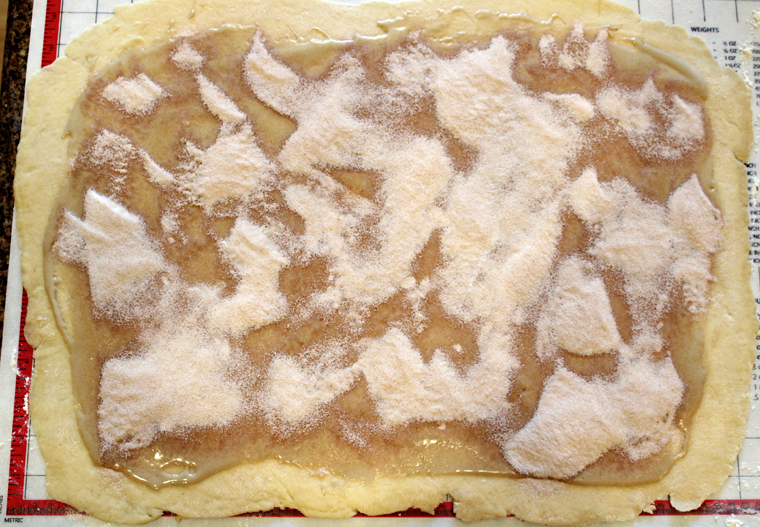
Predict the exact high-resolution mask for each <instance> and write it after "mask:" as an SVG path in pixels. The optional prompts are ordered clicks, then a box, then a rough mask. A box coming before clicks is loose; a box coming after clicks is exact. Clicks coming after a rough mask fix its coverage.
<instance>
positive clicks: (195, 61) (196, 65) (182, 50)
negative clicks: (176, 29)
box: [172, 41, 203, 71]
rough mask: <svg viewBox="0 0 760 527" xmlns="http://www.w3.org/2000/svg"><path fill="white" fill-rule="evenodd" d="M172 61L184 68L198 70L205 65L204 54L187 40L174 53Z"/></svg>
mask: <svg viewBox="0 0 760 527" xmlns="http://www.w3.org/2000/svg"><path fill="white" fill-rule="evenodd" d="M172 62H173V63H174V64H175V65H176V66H177V67H178V68H180V69H182V70H188V71H197V70H200V69H201V67H203V55H201V54H200V53H199V52H198V51H196V50H195V49H193V47H192V46H191V45H190V44H188V43H187V42H186V41H185V42H182V43H180V45H179V46H177V50H176V51H175V52H174V54H172Z"/></svg>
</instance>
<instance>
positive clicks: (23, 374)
mask: <svg viewBox="0 0 760 527" xmlns="http://www.w3.org/2000/svg"><path fill="white" fill-rule="evenodd" d="M128 1H129V3H132V2H134V1H135V0H128ZM741 1H742V2H751V3H753V4H756V3H758V2H757V0H741ZM623 2H624V3H626V2H625V0H623ZM124 3H128V2H127V1H125V2H124ZM628 3H630V1H629V2H628ZM697 3H698V4H699V6H698V7H699V8H700V13H701V15H702V16H701V18H702V20H701V22H703V23H705V24H708V23H712V22H713V21H712V20H710V19H709V18H710V16H709V15H708V11H709V9H708V7H707V6H709V5H710V4H713V5H714V4H715V2H710V1H709V0H708V1H707V6H706V0H698V2H695V5H696V4H697ZM720 3H721V4H733V5H732V7H733V11H734V13H735V15H734V16H735V17H736V22H739V9H738V2H737V0H734V1H733V2H731V1H729V2H720ZM103 4H104V3H101V2H100V0H47V10H46V14H45V26H44V32H43V53H42V66H47V65H49V64H51V63H52V62H53V61H54V60H55V59H56V58H57V56H58V55H60V54H61V52H62V51H63V49H64V48H65V46H66V44H68V41H69V40H70V39H71V38H72V37H73V36H75V35H76V34H79V33H80V32H81V31H82V30H84V29H86V28H87V27H89V25H92V24H93V23H97V22H102V21H103V20H105V18H107V16H109V15H111V14H112V13H113V11H112V10H107V9H102V8H103ZM642 4H644V5H643V6H642ZM629 7H634V8H635V9H636V10H637V11H638V12H639V14H641V15H642V16H644V17H650V18H651V17H652V14H653V13H654V12H655V11H656V12H657V13H658V14H659V11H663V10H664V11H663V13H662V14H663V15H666V16H661V17H660V18H666V19H667V18H671V22H678V21H677V20H676V18H677V17H676V13H675V11H674V4H673V2H672V1H666V2H649V1H647V0H635V4H634V5H632V6H629ZM642 7H643V9H642ZM665 11H668V12H667V13H666V12H665ZM734 13H732V14H734ZM654 18H656V17H654ZM700 36H704V35H700ZM721 36H722V37H723V35H721ZM724 38H728V37H724ZM722 44H724V42H723V41H717V40H712V41H708V45H710V47H711V48H712V51H713V54H714V55H715V59H716V60H718V61H720V62H721V63H725V64H726V65H728V66H732V67H737V65H736V64H735V63H734V64H732V62H733V61H732V60H729V57H728V56H724V55H725V54H726V53H728V51H726V53H721V52H723V47H722V46H721V45H722ZM726 44H728V43H726ZM753 48H754V49H753V50H752V61H753V64H754V61H755V60H758V63H760V47H758V45H757V44H755V45H754V46H753ZM729 55H730V53H729ZM755 57H758V59H755ZM752 68H754V65H753V66H752ZM757 69H758V70H760V67H758V68H757ZM750 75H753V74H752V73H751V74H750ZM758 76H759V77H760V75H758ZM753 80H754V87H755V90H756V91H755V98H756V105H760V79H753ZM749 168H750V170H752V169H754V165H751V166H750V167H749ZM751 175H752V174H751ZM751 175H750V176H751ZM750 181H752V179H750ZM26 306H27V297H26V293H24V296H23V303H22V314H21V324H20V326H21V331H20V337H19V346H18V347H19V349H18V375H17V378H16V395H15V402H14V414H13V432H12V440H11V463H10V470H9V481H8V499H7V515H8V516H41V515H42V516H44V515H49V516H52V515H71V514H77V511H76V510H75V509H72V508H71V507H69V506H68V505H65V504H63V503H60V502H57V501H55V500H49V499H26V495H25V489H26V486H27V482H28V478H29V477H34V476H39V475H38V474H29V473H28V471H27V468H28V458H29V439H30V435H29V434H30V427H29V416H28V412H27V397H28V393H29V384H30V382H29V381H30V378H31V371H32V368H33V350H32V348H31V346H29V344H28V343H27V342H26V339H25V338H24V336H23V335H24V333H23V330H24V324H25V319H26ZM741 477H742V474H741V469H740V463H739V462H738V461H737V465H736V470H735V474H734V475H732V477H731V479H735V480H737V485H736V490H737V494H738V496H739V499H719V500H708V501H706V502H705V503H704V504H703V505H702V506H701V507H700V508H699V509H697V510H695V511H691V512H688V513H682V512H680V511H677V510H676V509H674V508H673V507H672V505H671V504H670V502H668V501H657V502H655V504H654V505H655V509H654V511H653V512H652V513H651V515H652V516H666V515H683V514H686V515H716V514H717V515H729V514H757V513H758V511H760V499H741V488H742V485H741ZM744 477H747V475H745V476H744ZM453 514H454V512H453V503H452V502H450V501H447V502H444V503H442V504H441V505H440V506H439V507H438V508H437V509H436V510H435V513H434V514H433V516H437V517H451V516H453ZM244 516H301V514H300V513H299V512H298V511H295V510H290V509H277V510H274V511H270V512H266V513H250V514H246V515H244ZM389 516H407V517H408V516H413V517H414V516H430V515H428V514H426V513H423V512H421V511H418V510H414V509H412V510H409V511H406V512H403V513H397V514H392V515H389Z"/></svg>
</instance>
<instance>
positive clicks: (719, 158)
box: [14, 0, 757, 525]
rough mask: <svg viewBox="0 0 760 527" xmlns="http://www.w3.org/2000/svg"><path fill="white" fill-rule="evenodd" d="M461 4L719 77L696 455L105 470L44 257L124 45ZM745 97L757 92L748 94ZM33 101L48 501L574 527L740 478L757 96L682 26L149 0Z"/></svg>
mask: <svg viewBox="0 0 760 527" xmlns="http://www.w3.org/2000/svg"><path fill="white" fill-rule="evenodd" d="M457 6H461V7H464V8H465V9H467V10H472V11H474V10H475V9H488V10H493V11H496V12H503V13H525V14H528V15H529V16H531V17H533V18H535V19H537V20H549V19H550V18H551V17H552V15H555V14H558V15H559V16H560V17H561V20H564V21H565V22H567V23H568V24H570V25H572V24H573V23H574V22H576V21H577V22H581V23H583V24H584V25H589V26H593V25H605V26H610V27H611V28H613V31H612V33H614V34H615V37H614V38H615V39H616V40H620V39H622V38H637V39H639V40H641V41H643V42H646V43H648V44H650V45H652V46H654V47H657V48H659V49H662V50H664V51H667V52H668V53H671V54H672V55H674V56H676V57H679V58H681V59H683V60H685V61H687V62H688V63H689V64H690V65H691V66H692V68H694V69H695V70H696V71H697V72H698V73H699V74H700V75H701V76H702V78H703V79H704V80H705V81H706V82H707V85H708V102H707V106H706V108H707V113H708V117H709V119H710V121H711V123H712V126H713V134H714V147H713V152H712V160H713V170H714V190H712V193H711V194H710V197H711V198H712V199H713V200H714V202H715V203H716V204H717V205H718V206H719V207H720V208H721V210H722V211H723V217H724V221H725V224H726V227H725V239H724V242H723V248H722V250H721V252H720V253H719V255H718V256H717V258H716V263H715V265H714V269H713V273H714V275H715V276H716V278H717V281H716V282H715V283H713V286H712V289H711V295H712V302H711V303H710V306H709V308H708V313H707V314H706V317H705V324H704V334H705V341H706V342H707V343H711V345H710V344H708V349H707V350H706V352H705V356H704V358H703V360H704V362H705V366H706V369H707V375H706V378H705V387H704V395H703V398H702V401H701V402H700V405H699V407H698V409H697V411H696V413H695V416H694V420H693V424H692V428H691V433H689V434H688V442H687V446H686V448H685V453H684V455H683V456H682V457H681V458H679V459H678V460H676V462H675V464H674V466H673V467H672V469H671V470H670V472H669V473H668V474H667V475H666V476H665V477H663V478H662V479H661V480H660V481H658V482H655V483H651V484H644V485H631V486H620V487H614V486H599V485H574V484H568V483H561V482H555V481H539V480H532V479H529V478H528V479H519V480H513V479H508V478H500V477H492V476H486V477H484V476H480V475H461V476H436V477H427V476H409V477H400V478H377V479H376V480H374V481H373V482H372V483H369V484H362V483H359V482H356V481H352V480H347V479H344V478H340V477H333V476H320V475H316V474H314V473H313V472H311V471H309V470H307V469H302V468H298V467H295V466H291V465H285V464H281V463H278V462H276V461H264V462H260V463H256V464H245V465H240V466H237V467H234V468H232V469H228V470H225V471H224V472H222V473H219V474H217V475H215V476H212V477H210V478H208V479H206V480H204V481H202V482H200V483H198V484H195V485H192V486H187V487H168V488H164V489H161V490H159V491H155V490H153V489H150V488H148V487H146V486H143V485H140V484H138V483H136V482H134V481H132V480H130V479H128V478H127V477H126V476H123V475H121V474H119V473H116V472H113V471H110V470H107V469H102V468H99V467H95V466H94V465H93V463H92V460H91V459H90V457H89V455H88V453H87V451H86V449H85V447H84V445H83V443H82V440H81V438H80V435H79V430H78V427H77V422H76V415H75V408H76V406H75V401H74V396H73V392H72V388H71V370H70V364H69V359H68V351H67V349H66V346H65V344H64V341H63V337H62V336H61V334H60V333H59V331H58V328H57V327H56V324H55V319H54V316H53V312H52V308H51V305H50V301H49V299H48V296H47V293H46V291H45V287H44V277H43V252H42V245H43V244H42V240H43V238H44V233H45V229H46V226H47V224H48V221H49V217H50V215H51V213H52V211H53V209H54V205H55V202H56V198H57V191H58V188H60V186H61V185H62V184H63V182H64V180H65V178H66V177H67V176H68V170H69V166H68V160H67V143H66V141H65V128H66V124H67V121H68V117H69V114H70V112H71V109H72V108H73V106H74V104H75V102H76V100H77V98H78V96H79V94H80V93H81V92H82V90H83V89H84V86H85V84H86V82H87V81H88V79H89V77H90V76H91V75H92V74H94V73H95V72H97V71H98V70H99V69H101V68H102V67H103V66H104V65H105V64H107V63H108V62H110V61H111V60H113V59H114V58H116V57H117V56H118V55H119V54H121V53H122V52H123V51H124V50H126V49H129V48H132V47H134V46H141V47H142V46H146V47H147V46H150V45H151V44H154V43H157V42H160V41H162V40H165V39H167V38H173V37H176V36H180V35H183V34H191V33H194V32H198V31H202V30H204V29H208V28H213V27H218V26H220V25H223V24H240V25H254V24H255V25H257V26H259V27H261V28H262V30H264V31H265V32H266V33H267V34H269V35H283V36H291V35H293V34H294V32H295V33H296V34H301V35H306V34H308V32H309V31H310V30H311V29H312V28H315V27H318V28H319V29H320V30H321V31H324V32H325V33H327V34H328V35H330V36H331V37H333V38H340V37H343V38H346V37H351V36H353V35H354V34H356V33H360V34H363V35H376V34H380V33H382V28H381V27H380V25H379V24H378V23H377V21H380V20H387V19H389V18H392V17H393V16H394V14H397V13H399V12H404V13H407V14H408V13H412V12H414V13H419V16H421V17H423V18H424V17H429V16H432V15H434V14H435V13H436V11H438V10H441V9H443V10H447V9H453V8H455V7H457ZM560 10H561V13H557V12H558V11H560ZM303 13H308V16H306V17H304V16H303ZM148 21H150V23H148ZM554 23H560V22H558V21H557V19H555V22H554ZM135 35H140V36H139V37H136V36H135ZM741 93H745V94H746V97H740V96H737V94H741ZM27 99H28V110H27V113H26V115H25V122H24V128H23V130H22V138H21V143H20V145H19V153H18V158H17V165H16V180H15V188H14V190H15V196H16V214H17V226H18V232H19V243H20V246H21V248H22V262H21V265H22V273H23V283H24V287H25V288H26V291H27V294H28V298H29V307H28V314H27V327H26V337H27V339H28V341H29V343H30V344H31V345H32V346H33V347H34V348H35V373H34V380H33V382H32V387H31V396H30V413H31V418H32V422H33V426H34V428H35V431H36V433H37V436H38V440H39V445H40V449H41V451H42V453H43V456H44V458H45V460H46V463H47V486H48V491H49V492H50V494H51V495H52V496H53V497H54V498H55V499H58V500H61V501H64V502H66V503H69V504H71V505H72V506H74V507H76V508H78V509H80V510H82V511H84V512H87V513H89V514H91V515H93V516H96V517H98V518H101V519H103V520H106V521H118V522H123V523H142V522H146V521H150V520H152V519H154V518H156V517H158V516H160V515H161V513H162V511H164V510H167V511H171V512H173V513H175V514H177V515H179V516H183V517H217V516H227V515H234V514H238V513H242V512H251V511H258V510H267V509H271V508H273V507H292V508H297V509H299V510H301V512H303V513H304V514H306V515H308V516H316V517H349V516H352V515H353V514H355V513H356V512H357V511H358V512H363V513H366V514H370V515H376V514H384V513H391V512H394V511H398V510H406V509H407V508H410V507H416V508H420V509H422V510H423V511H427V512H432V511H433V509H434V508H435V507H436V506H437V505H438V504H439V503H440V502H441V501H443V500H444V498H445V496H446V494H449V495H451V496H453V499H454V501H455V511H456V514H457V516H458V517H459V518H460V519H462V520H465V521H474V520H479V519H486V518H494V517H503V516H506V515H509V514H513V515H515V516H517V517H518V518H520V519H523V520H527V521H531V522H539V523H546V524H550V525H567V524H583V523H591V522H596V521H615V520H626V519H630V518H632V517H634V516H636V515H637V514H639V513H640V512H641V511H642V510H643V509H644V508H646V507H647V506H648V505H650V504H651V503H652V502H653V501H654V500H657V499H665V498H667V497H668V496H670V497H671V501H672V503H673V504H674V506H676V507H677V508H679V509H681V510H689V509H693V508H696V507H698V506H699V505H700V504H701V502H702V501H703V500H704V499H705V498H707V496H708V495H709V494H710V493H712V492H715V491H716V490H718V488H719V487H720V486H721V484H722V483H723V481H724V480H725V479H726V477H727V476H728V475H729V473H730V471H731V468H732V463H733V462H734V460H735V457H736V454H737V453H738V450H739V448H740V446H741V442H742V439H743V437H744V428H745V422H746V415H747V412H748V409H749V394H748V390H747V386H748V384H749V379H750V374H751V367H752V362H753V357H754V336H755V333H756V330H757V325H756V324H757V323H756V318H755V314H754V313H755V307H754V305H755V303H754V299H753V297H752V294H751V291H750V290H749V287H747V285H748V284H749V280H750V273H751V268H750V265H749V262H748V260H747V254H748V251H749V240H748V237H747V224H748V219H747V212H746V203H747V199H748V198H747V188H746V184H745V183H746V174H745V168H744V166H743V165H742V163H741V162H740V161H745V162H746V161H747V159H748V157H749V151H750V146H751V142H752V126H751V111H750V109H749V89H748V88H747V87H746V86H745V85H744V83H743V82H742V81H741V80H740V79H739V77H738V76H737V75H735V74H733V73H732V72H730V71H728V70H723V69H721V68H720V67H719V66H718V65H717V63H715V62H714V61H713V59H712V57H711V56H710V52H709V50H708V48H707V47H706V45H705V44H704V43H703V42H702V41H701V40H699V39H696V38H694V37H689V36H688V35H687V34H686V31H685V30H683V29H682V28H678V27H671V26H667V25H665V24H664V23H661V22H647V21H641V20H639V17H638V16H637V15H636V14H635V13H633V12H632V11H629V10H628V9H627V8H624V7H622V6H619V5H616V4H612V3H610V2H607V1H603V0H600V1H598V2H593V3H591V2H589V3H584V2H583V1H582V0H568V1H566V2H563V5H562V7H561V8H558V7H557V6H556V5H554V4H552V3H551V2H549V1H548V0H542V1H540V2H530V1H528V0H505V1H497V0H467V1H465V2H457V1H453V0H444V1H441V2H432V1H422V2H409V3H401V4H383V3H375V2H373V3H366V4H361V5H360V6H358V7H352V6H345V5H339V4H329V3H325V2H320V1H319V0H285V1H281V2H277V3H275V2H273V1H272V2H269V1H267V0H263V1H261V0H258V1H256V2H255V3H252V2H250V0H205V1H204V2H196V1H194V0H151V1H147V2H143V3H138V4H134V5H132V6H125V7H120V8H118V7H117V9H116V15H115V17H113V18H112V19H110V20H108V21H107V22H105V23H104V24H102V25H100V26H96V27H95V28H93V29H91V30H89V31H87V32H85V33H84V34H83V35H82V36H81V37H80V38H78V39H76V40H74V41H73V42H72V43H70V44H69V46H68V47H67V48H66V57H65V58H62V59H59V60H58V61H56V63H55V64H53V65H52V66H50V67H48V68H46V69H44V70H42V71H41V72H39V73H37V74H36V75H35V76H34V77H33V79H32V80H31V82H30V83H29V85H28V87H27Z"/></svg>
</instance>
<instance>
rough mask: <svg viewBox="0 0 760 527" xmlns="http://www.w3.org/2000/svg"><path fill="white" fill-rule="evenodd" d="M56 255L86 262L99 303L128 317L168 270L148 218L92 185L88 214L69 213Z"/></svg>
mask: <svg viewBox="0 0 760 527" xmlns="http://www.w3.org/2000/svg"><path fill="white" fill-rule="evenodd" d="M60 240H61V245H60V246H59V247H60V248H59V249H58V254H59V255H60V256H61V257H62V258H65V259H68V260H70V261H75V262H82V263H84V264H85V266H86V268H87V274H88V277H89V279H90V293H91V295H92V301H93V304H94V305H95V308H96V309H98V310H100V311H106V312H110V313H113V314H115V315H116V316H119V317H130V315H132V316H134V315H136V313H132V308H133V307H134V306H135V304H136V303H139V302H141V300H142V297H143V295H145V294H147V292H148V290H149V288H150V286H151V283H152V281H153V280H154V278H156V276H157V275H158V274H159V273H162V272H166V271H168V270H169V264H168V263H167V262H165V261H164V259H163V257H162V256H161V253H160V252H159V251H158V248H157V247H156V246H155V245H154V244H153V243H152V241H151V239H150V237H149V236H148V233H147V231H146V229H145V225H144V223H143V222H142V221H141V220H140V219H139V217H138V216H136V215H135V214H132V213H131V212H129V211H128V210H127V209H126V208H124V207H123V206H122V205H120V204H119V203H117V202H115V201H114V200H112V199H110V198H108V197H105V196H102V195H100V194H98V193H97V192H95V191H93V190H90V191H88V192H87V195H86V197H85V206H84V219H83V220H79V219H77V218H76V217H75V216H73V215H72V214H70V213H68V214H67V215H66V216H65V220H64V221H63V222H62V224H61V237H60Z"/></svg>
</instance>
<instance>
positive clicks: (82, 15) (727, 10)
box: [0, 0, 760, 527]
mask: <svg viewBox="0 0 760 527" xmlns="http://www.w3.org/2000/svg"><path fill="white" fill-rule="evenodd" d="M43 2H44V3H43ZM127 2H129V0H126V2H125V0H115V1H114V0H110V1H109V0H38V2H36V4H38V5H36V6H35V10H37V9H39V8H44V13H45V16H44V20H43V27H39V26H40V24H39V23H37V24H36V26H35V24H34V23H33V26H32V37H31V38H32V45H31V46H30V55H29V61H30V69H32V70H36V69H38V68H37V64H38V65H40V66H43V67H44V66H47V65H49V64H51V63H52V62H53V61H55V59H56V58H57V56H58V54H59V53H62V51H63V49H64V48H65V46H66V44H68V42H69V40H71V38H73V37H74V36H76V35H77V34H79V33H81V31H83V30H84V29H86V28H87V27H89V26H90V25H92V24H94V23H96V22H100V21H102V20H104V19H105V18H107V16H109V14H110V13H112V12H113V5H114V4H115V3H127ZM620 3H622V4H624V5H627V6H628V7H629V8H631V9H633V10H635V11H637V12H638V13H639V14H640V15H641V16H642V17H643V18H648V19H653V20H657V19H660V20H664V21H666V22H668V23H670V24H678V25H682V26H684V27H685V28H686V29H687V31H688V32H689V33H690V34H692V35H695V36H699V37H701V38H702V39H703V40H705V42H706V43H707V45H708V47H709V48H710V50H711V51H712V54H713V57H714V58H715V59H716V60H717V61H718V62H719V63H721V64H722V65H723V66H725V67H729V68H731V69H734V70H735V71H737V72H739V73H740V74H742V75H744V77H745V80H747V81H748V83H750V85H751V87H752V89H753V100H754V104H753V110H754V111H755V114H756V115H757V113H758V109H760V42H755V41H754V40H755V39H753V38H751V37H752V36H753V33H754V30H755V28H754V27H752V26H751V24H750V21H751V20H753V15H754V13H753V11H760V0H686V1H684V2H678V3H676V2H675V1H674V0H665V1H661V0H623V1H622V2H620ZM758 16H760V15H758ZM35 39H37V40H36V41H35ZM757 40H760V39H757ZM40 41H41V44H42V45H41V48H40V46H39V42H40ZM35 43H36V47H35ZM35 49H38V50H41V51H38V52H37V53H34V51H33V50H35ZM34 62H36V63H37V64H34ZM755 135H756V137H760V126H758V125H757V124H756V126H755ZM758 159H760V158H759V157H758V155H757V150H755V151H754V152H753V154H752V159H751V162H750V163H749V164H748V165H747V178H748V187H749V191H750V204H749V205H750V210H749V212H750V242H751V251H750V255H749V258H750V261H751V262H752V267H753V280H752V287H753V291H754V293H755V299H756V300H755V301H756V303H757V304H758V305H760V273H759V272H758V267H760V178H758V171H757V163H758ZM13 250H14V249H12V251H13ZM16 250H17V248H16ZM17 261H18V260H17V258H16V262H17ZM12 264H13V257H12V258H11V265H10V267H11V270H10V271H9V273H11V274H14V276H13V278H15V281H14V280H12V279H11V278H12V277H11V276H10V274H9V280H8V281H9V295H8V298H9V299H12V298H14V297H15V298H17V299H18V300H19V302H18V304H20V307H18V305H17V307H15V309H17V310H20V311H19V312H20V315H19V317H18V326H17V328H18V331H19V333H18V341H17V342H13V343H11V344H8V343H7V342H4V343H3V353H2V363H0V516H2V518H3V523H32V524H34V525H49V524H51V523H54V524H56V525H74V524H77V523H79V522H81V521H82V516H83V514H82V513H80V512H79V511H77V510H75V509H73V508H72V507H69V506H68V505H66V504H63V503H61V502H58V501H55V500H52V499H49V497H48V496H47V494H46V492H45V491H44V485H43V480H44V463H42V462H41V459H40V456H39V452H38V451H37V447H36V441H35V438H34V435H33V431H32V429H31V426H30V423H29V415H28V395H29V387H30V380H31V374H32V369H33V366H34V357H33V349H32V347H31V346H30V345H29V344H28V343H27V341H26V339H25V338H24V334H23V329H24V324H25V321H26V309H27V299H26V294H25V293H24V292H22V291H21V290H20V279H19V277H18V268H17V266H16V268H13V265H12ZM12 282H13V283H12ZM13 286H15V287H16V288H17V289H18V291H17V294H15V295H13V294H11V288H12V287H13ZM13 309H14V307H13V304H12V303H11V302H10V300H9V304H8V307H6V313H8V312H10V311H12V310H13ZM13 319H14V317H13V316H9V315H6V328H5V333H6V335H7V334H12V333H15V332H14V331H9V328H8V324H7V323H8V322H9V321H10V320H13ZM6 340H11V339H6ZM11 346H12V348H11ZM9 348H10V349H9ZM12 359H13V360H15V364H11V363H12V362H13V360H12ZM11 368H12V369H13V370H14V371H12V372H11V371H10V370H11ZM755 371H756V372H758V373H757V374H756V375H753V385H752V391H751V397H752V401H753V407H752V410H751V412H750V418H749V422H748V425H747V430H748V432H747V439H746V440H745V445H744V448H743V450H742V452H741V453H740V455H739V459H737V462H736V466H735V470H734V472H733V473H732V475H731V476H730V477H729V480H728V482H727V484H726V486H725V487H724V489H723V490H721V491H720V492H719V493H718V495H716V496H715V499H710V500H707V501H706V502H705V503H704V504H703V505H702V506H701V507H700V508H699V509H697V510H694V511H690V512H686V513H683V512H679V511H677V510H675V509H674V508H673V507H672V506H671V505H670V502H668V501H657V502H655V503H654V510H653V511H652V512H651V513H649V514H642V516H641V517H639V519H638V520H637V521H636V524H637V525H638V524H641V525H644V524H647V525H650V524H654V525H658V526H659V525H663V526H664V525H672V521H673V520H675V519H676V517H684V519H685V518H686V517H691V518H692V519H699V521H700V523H702V522H703V521H705V522H706V521H718V522H722V523H723V524H724V525H729V520H727V519H726V517H728V516H732V517H733V516H738V517H739V518H740V519H739V518H737V521H739V522H741V523H734V524H732V527H739V526H740V525H743V524H745V523H748V522H752V524H756V525H760V517H756V516H755V515H757V514H759V513H760V340H758V345H757V355H756V361H755ZM6 379H7V380H6ZM6 386H7V387H6ZM6 391H7V393H4V392H6ZM4 395H6V396H7V397H4ZM6 398H7V399H8V400H9V402H8V404H5V401H6ZM10 400H12V403H11V402H10ZM755 401H756V402H755ZM755 405H757V409H756V408H755ZM10 407H12V414H10V415H7V416H6V413H9V412H8V408H10ZM6 421H7V422H6ZM8 423H10V425H8ZM6 428H8V431H7V433H6ZM6 472H7V474H8V486H7V488H3V487H4V483H3V478H4V476H5V473H6ZM168 516H171V515H168ZM244 516H245V517H248V518H249V519H247V520H245V521H247V522H252V523H255V522H257V521H268V522H271V521H276V520H275V519H274V518H272V517H283V516H284V517H291V518H294V517H302V516H303V515H302V514H301V513H299V512H298V511H296V510H290V509H285V510H274V511H270V512H264V513H251V514H247V515H244ZM388 516H389V517H407V518H409V517H411V518H419V517H426V518H430V517H431V515H429V514H426V513H423V512H421V511H419V510H409V511H406V512H403V513H397V514H393V515H388ZM257 517H258V518H257ZM432 517H434V518H438V519H440V521H451V520H447V518H453V517H454V510H453V503H452V502H451V501H445V502H444V503H442V504H441V505H440V506H439V507H438V508H437V509H436V510H435V513H434V514H433V515H432ZM716 517H718V518H723V519H719V520H716ZM358 518H359V519H358V520H353V521H360V522H361V521H362V518H364V520H363V521H365V522H369V523H371V522H372V521H373V520H372V519H370V518H366V517H365V516H363V515H359V516H358ZM669 518H670V519H669ZM165 520H169V518H165ZM158 521H159V522H161V521H162V520H158ZM240 521H241V520H240V517H237V519H234V518H231V519H217V520H208V521H207V523H212V524H214V525H216V524H217V523H218V524H219V525H232V524H233V523H232V522H235V523H234V524H235V525H237V524H238V523H239V522H240ZM307 521H308V520H307ZM409 521H414V520H409ZM434 521H435V520H434ZM503 521H504V522H506V524H511V525H518V524H521V523H522V522H518V521H517V520H514V519H513V518H512V519H506V520H503ZM676 521H678V520H676ZM399 522H400V523H399V525H404V523H403V522H404V520H402V519H400V520H399ZM511 522H514V523H511Z"/></svg>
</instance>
